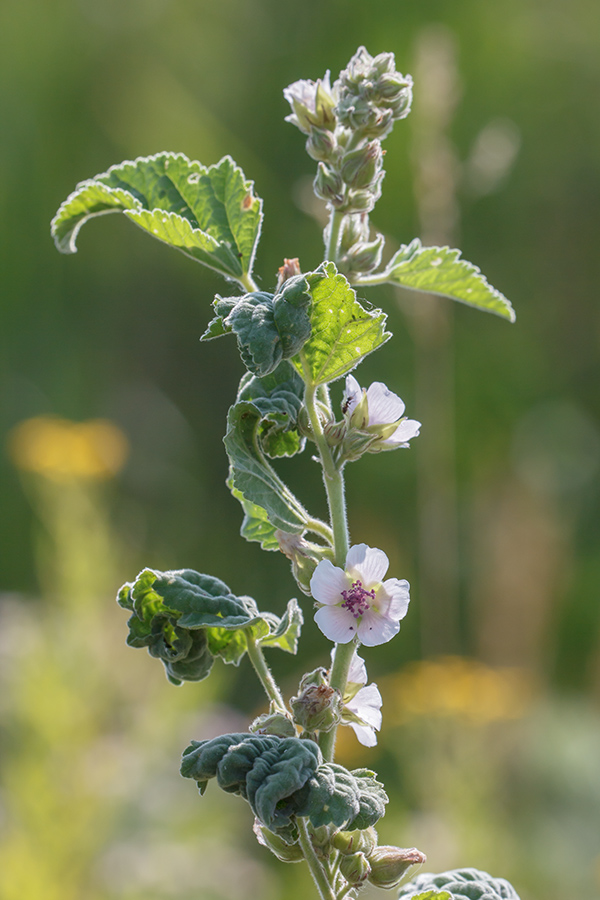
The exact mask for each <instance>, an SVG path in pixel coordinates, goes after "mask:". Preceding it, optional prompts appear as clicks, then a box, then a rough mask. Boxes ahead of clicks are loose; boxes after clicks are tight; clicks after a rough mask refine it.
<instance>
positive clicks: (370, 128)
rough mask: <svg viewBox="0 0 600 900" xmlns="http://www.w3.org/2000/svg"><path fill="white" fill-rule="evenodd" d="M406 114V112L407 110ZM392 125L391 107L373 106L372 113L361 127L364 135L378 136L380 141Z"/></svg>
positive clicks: (392, 114)
mask: <svg viewBox="0 0 600 900" xmlns="http://www.w3.org/2000/svg"><path fill="white" fill-rule="evenodd" d="M407 114H408V112H407ZM393 127H394V113H393V110H391V109H384V108H383V107H379V106H377V107H374V114H373V116H372V117H371V119H370V120H369V122H368V123H367V124H366V125H365V126H364V128H363V129H362V133H363V134H364V135H365V137H369V138H378V139H379V140H380V141H382V140H383V139H384V137H386V136H387V135H388V134H389V133H390V131H391V130H392V128H393Z"/></svg>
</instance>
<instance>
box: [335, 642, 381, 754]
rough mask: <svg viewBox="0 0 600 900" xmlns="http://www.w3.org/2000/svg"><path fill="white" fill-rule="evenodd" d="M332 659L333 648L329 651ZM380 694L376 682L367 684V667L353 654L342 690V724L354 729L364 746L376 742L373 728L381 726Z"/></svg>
mask: <svg viewBox="0 0 600 900" xmlns="http://www.w3.org/2000/svg"><path fill="white" fill-rule="evenodd" d="M331 656H332V661H333V650H332V651H331ZM382 703H383V700H382V699H381V694H380V693H379V688H378V687H377V685H376V684H369V685H367V667H366V666H365V661H364V659H362V657H360V656H359V655H358V654H357V653H355V654H354V656H353V658H352V662H351V664H350V671H349V672H348V681H347V683H346V689H345V691H344V698H343V704H344V706H343V710H342V724H343V725H349V726H350V727H351V728H353V729H354V733H355V734H356V737H357V738H358V740H359V741H360V743H361V744H362V745H363V746H364V747H374V746H375V744H376V743H377V735H376V734H375V730H376V729H377V731H379V729H380V728H381V720H382V717H381V704H382Z"/></svg>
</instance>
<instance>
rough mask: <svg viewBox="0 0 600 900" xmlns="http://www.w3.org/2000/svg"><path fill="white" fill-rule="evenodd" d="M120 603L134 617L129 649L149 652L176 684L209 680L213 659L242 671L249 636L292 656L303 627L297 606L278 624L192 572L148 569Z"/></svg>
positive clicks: (220, 583)
mask: <svg viewBox="0 0 600 900" xmlns="http://www.w3.org/2000/svg"><path fill="white" fill-rule="evenodd" d="M117 599H118V602H119V604H120V605H121V606H123V607H124V608H125V609H128V610H130V611H132V612H133V615H132V616H131V618H130V619H129V623H128V624H129V630H130V633H129V637H128V639H127V643H128V644H129V645H130V646H131V647H147V648H148V651H149V653H150V654H151V655H152V656H157V657H159V658H160V659H162V661H163V663H164V664H165V668H166V669H167V675H168V677H169V678H170V680H171V681H173V680H175V679H178V681H176V683H180V682H181V681H182V680H183V681H199V680H201V678H204V677H206V675H208V672H209V671H210V667H211V666H212V662H213V657H215V656H219V657H221V658H222V659H223V661H224V662H226V663H233V664H235V665H238V664H239V662H240V660H241V658H242V657H243V655H244V653H246V651H247V649H248V639H247V633H248V632H250V633H251V634H252V636H253V637H254V638H255V640H257V641H259V642H260V643H263V642H264V645H265V646H270V647H280V648H281V649H282V650H285V651H287V652H288V653H294V652H295V646H296V640H297V636H298V633H299V630H300V625H301V623H302V617H301V614H300V612H299V610H298V611H296V609H295V602H296V601H290V605H289V606H288V610H287V612H286V614H285V615H284V616H283V618H282V619H280V618H279V617H278V616H275V615H273V613H269V612H266V613H261V612H259V610H258V607H257V605H256V603H255V602H254V600H253V599H252V598H251V597H236V596H235V595H234V594H232V593H231V591H230V590H229V588H228V587H227V585H226V584H225V583H224V582H223V581H221V580H220V579H218V578H213V577H212V576H211V575H201V574H200V573H199V572H195V571H194V570H193V569H181V570H179V571H175V572H155V571H154V570H152V569H144V570H143V571H142V572H140V574H139V575H138V577H137V579H136V581H135V582H133V583H132V584H126V585H124V586H123V587H122V588H121V590H120V591H119V595H118V598H117Z"/></svg>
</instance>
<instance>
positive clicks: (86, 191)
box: [52, 153, 262, 279]
mask: <svg viewBox="0 0 600 900" xmlns="http://www.w3.org/2000/svg"><path fill="white" fill-rule="evenodd" d="M110 212H123V213H124V214H125V215H126V216H127V217H128V218H129V219H131V220H132V221H133V222H135V223H136V225H139V227H140V228H142V229H144V230H145V231H147V232H148V233H149V234H151V235H152V236H153V237H155V238H157V239H158V240H160V241H163V242H164V243H166V244H169V245H170V246H172V247H175V248H176V249H178V250H181V251H182V252H183V253H185V254H186V255H187V256H190V257H191V258H192V259H195V260H196V261H197V262H201V263H203V264H204V265H206V266H209V267H210V268H212V269H215V270H216V271H217V272H220V273H221V274H222V275H224V276H225V277H227V278H235V279H240V278H241V277H243V276H244V275H245V274H248V273H250V272H251V271H252V266H253V263H254V255H255V252H256V245H257V242H258V238H259V235H260V229H261V224H262V200H260V199H259V198H258V197H255V196H254V194H253V184H252V182H251V181H247V180H246V178H245V176H244V173H243V172H242V170H241V169H240V168H239V166H237V165H236V164H235V163H234V162H233V160H232V159H231V157H229V156H226V157H224V158H223V159H222V160H221V161H220V162H219V163H217V164H216V165H214V166H210V167H208V168H207V167H206V166H203V165H201V164H200V163H199V162H196V161H195V160H189V159H188V158H187V157H186V156H185V155H184V154H183V153H157V154H156V155H154V156H147V157H139V158H138V159H136V160H134V161H133V162H124V163H121V164H120V165H117V166H112V167H111V168H110V169H109V170H108V171H107V172H103V173H101V174H100V175H96V176H95V177H94V178H91V179H88V180H87V181H83V182H81V183H80V184H79V185H78V186H77V188H76V190H75V191H74V192H73V193H72V194H71V195H70V196H69V197H68V198H67V200H65V202H64V203H63V204H62V206H61V207H60V209H59V210H58V212H57V214H56V216H55V217H54V219H53V221H52V235H53V237H54V240H55V242H56V246H57V247H58V249H59V250H61V251H62V252H63V253H75V251H76V250H77V247H76V240H77V235H78V233H79V230H80V228H81V226H82V225H83V224H84V223H85V222H87V221H88V219H91V218H94V217H95V216H98V215H103V214H105V213H110Z"/></svg>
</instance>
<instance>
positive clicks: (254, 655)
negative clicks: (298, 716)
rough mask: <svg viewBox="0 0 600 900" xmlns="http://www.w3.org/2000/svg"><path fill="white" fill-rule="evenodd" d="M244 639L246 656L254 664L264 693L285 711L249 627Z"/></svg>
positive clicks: (275, 685) (273, 680)
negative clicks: (246, 647)
mask: <svg viewBox="0 0 600 900" xmlns="http://www.w3.org/2000/svg"><path fill="white" fill-rule="evenodd" d="M246 641H247V645H248V656H249V657H250V662H251V663H252V665H253V666H254V671H255V672H256V674H257V675H258V678H259V681H260V683H261V684H262V686H263V688H264V689H265V693H266V695H267V697H268V698H269V700H271V701H272V702H273V703H274V704H275V706H276V707H277V708H278V709H280V710H282V712H286V708H285V703H284V700H283V697H282V696H281V692H280V690H279V688H278V687H277V683H276V681H275V679H274V678H273V675H272V674H271V670H270V669H269V667H268V665H267V663H266V660H265V657H264V654H263V652H262V650H261V648H260V647H259V645H258V644H257V643H256V638H255V637H254V635H252V634H251V633H250V629H248V631H246Z"/></svg>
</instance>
